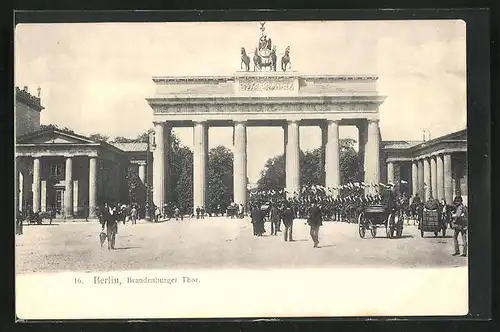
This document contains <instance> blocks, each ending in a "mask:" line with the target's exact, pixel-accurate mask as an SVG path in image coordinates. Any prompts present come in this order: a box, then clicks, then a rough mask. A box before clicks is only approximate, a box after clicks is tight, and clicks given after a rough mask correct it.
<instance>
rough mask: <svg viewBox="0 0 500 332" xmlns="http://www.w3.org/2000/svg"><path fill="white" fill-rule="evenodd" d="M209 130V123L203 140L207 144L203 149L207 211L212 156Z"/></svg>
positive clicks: (204, 130) (204, 131)
mask: <svg viewBox="0 0 500 332" xmlns="http://www.w3.org/2000/svg"><path fill="white" fill-rule="evenodd" d="M208 130H209V126H208V124H207V125H206V126H205V128H204V129H203V136H204V138H203V141H204V142H205V144H204V145H203V149H204V152H205V153H204V156H205V199H204V202H203V206H205V211H206V210H207V204H208V160H209V156H210V149H209V147H208Z"/></svg>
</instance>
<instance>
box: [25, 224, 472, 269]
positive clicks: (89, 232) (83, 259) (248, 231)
mask: <svg viewBox="0 0 500 332" xmlns="http://www.w3.org/2000/svg"><path fill="white" fill-rule="evenodd" d="M100 230H101V227H100V224H99V223H97V222H61V221H57V220H56V221H54V223H53V225H34V226H25V227H24V234H23V235H17V236H16V271H17V273H30V272H62V271H88V272H92V271H112V270H137V269H162V268H168V269H175V268H184V269H186V268H188V269H189V268H210V267H214V268H230V267H236V268H264V269H267V268H291V267H330V266H331V267H419V268H425V267H458V266H466V265H467V258H464V257H453V256H451V253H452V252H453V239H452V237H451V231H450V230H448V234H447V236H446V237H434V235H433V234H431V233H427V234H426V237H425V238H421V237H420V232H419V231H418V230H417V228H416V227H415V226H405V229H404V231H403V237H402V238H399V239H386V238H385V237H384V235H385V231H384V230H383V229H379V234H378V235H377V237H376V238H372V237H371V235H370V234H367V235H366V238H365V239H361V238H360V237H359V235H358V229H357V225H356V224H346V223H337V222H325V223H324V226H323V227H321V229H320V233H319V238H320V247H319V248H313V245H312V242H311V239H310V237H309V227H308V226H307V225H305V222H304V221H303V220H295V222H294V229H293V234H294V239H295V241H294V242H285V241H284V238H283V233H278V235H277V236H271V235H269V234H270V224H269V223H266V231H267V233H266V234H265V235H264V236H263V237H254V236H253V235H252V227H251V224H250V221H249V219H247V218H246V219H228V218H226V217H213V218H205V219H200V220H196V219H190V218H187V219H184V220H183V221H180V220H179V221H175V220H170V221H167V222H163V223H157V224H155V223H149V222H145V221H140V222H138V223H137V224H136V225H131V224H129V223H127V224H126V225H123V224H120V226H119V231H118V235H117V242H116V250H114V251H109V250H108V249H107V247H106V245H105V247H104V249H101V248H100V246H99V241H98V233H99V232H100Z"/></svg>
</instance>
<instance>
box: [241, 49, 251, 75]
mask: <svg viewBox="0 0 500 332" xmlns="http://www.w3.org/2000/svg"><path fill="white" fill-rule="evenodd" d="M243 64H245V71H249V70H250V57H249V56H248V55H247V52H246V51H245V48H244V47H242V48H241V65H240V69H243V68H242V67H243Z"/></svg>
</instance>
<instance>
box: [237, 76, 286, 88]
mask: <svg viewBox="0 0 500 332" xmlns="http://www.w3.org/2000/svg"><path fill="white" fill-rule="evenodd" d="M293 83H294V81H293V79H266V80H255V79H252V80H241V81H240V91H291V90H293V89H294V84H293Z"/></svg>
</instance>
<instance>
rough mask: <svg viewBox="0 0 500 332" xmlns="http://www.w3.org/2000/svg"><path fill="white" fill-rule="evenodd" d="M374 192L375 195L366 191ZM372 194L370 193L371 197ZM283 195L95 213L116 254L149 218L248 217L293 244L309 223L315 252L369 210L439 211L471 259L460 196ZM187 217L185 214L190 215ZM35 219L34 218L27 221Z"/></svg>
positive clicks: (258, 229) (357, 188) (351, 187)
mask: <svg viewBox="0 0 500 332" xmlns="http://www.w3.org/2000/svg"><path fill="white" fill-rule="evenodd" d="M367 187H372V188H371V189H372V190H368V191H367V190H365V189H366V188H367ZM367 192H369V193H367ZM287 194H288V193H287V192H286V191H285V190H283V189H282V190H278V191H276V190H267V191H257V192H252V193H250V200H249V206H248V210H246V209H245V207H244V206H243V205H242V204H236V203H230V204H218V205H216V206H215V207H214V208H212V209H210V210H209V211H207V210H206V209H205V208H204V207H203V206H199V207H196V208H191V209H189V211H186V210H184V209H182V208H181V207H179V206H177V205H176V204H173V203H169V204H166V205H165V206H164V207H163V209H160V207H158V206H155V205H153V206H151V207H149V206H148V205H145V206H140V205H138V204H120V203H116V204H108V203H106V204H104V206H102V207H101V208H98V209H97V215H98V217H99V221H100V223H101V225H102V231H103V232H104V230H105V229H106V235H107V238H108V247H109V249H114V243H115V237H116V234H117V233H118V224H119V223H120V222H122V223H123V224H125V223H126V222H127V221H130V223H131V224H136V223H137V220H138V219H143V218H145V217H146V216H147V215H148V214H149V215H150V217H151V219H152V221H153V222H159V221H161V220H162V219H166V220H169V219H170V218H175V219H176V220H179V219H180V220H183V219H184V216H185V215H190V216H191V218H195V217H196V219H204V218H205V216H206V215H208V216H219V215H221V216H223V215H224V214H226V216H227V217H228V218H229V217H231V218H234V217H238V218H243V217H244V216H245V215H246V214H248V215H249V216H250V220H251V223H252V226H253V227H252V228H253V235H254V236H262V235H263V234H264V233H265V232H266V230H265V222H266V221H269V222H270V224H271V235H277V233H278V232H282V229H281V228H282V225H283V226H284V230H283V233H284V238H285V241H293V221H294V219H306V220H307V223H308V224H309V226H310V235H311V239H312V241H313V245H314V247H318V244H319V228H320V226H322V223H323V221H338V222H347V223H352V222H357V218H358V216H359V215H360V213H361V212H362V211H363V209H364V208H365V207H366V206H368V205H379V204H382V205H385V206H386V207H387V208H388V209H389V210H391V211H396V210H397V211H399V212H400V213H402V216H404V217H405V219H406V220H407V223H409V222H410V220H413V223H414V224H415V223H418V222H420V221H421V220H422V216H423V211H424V210H425V209H427V210H438V211H440V216H443V218H444V217H446V218H448V219H447V220H448V222H449V224H450V227H451V228H452V229H454V235H453V242H454V248H455V251H454V255H458V254H460V252H459V245H458V237H459V236H461V237H462V242H463V246H464V251H463V254H462V256H465V255H466V254H467V219H468V217H467V208H466V207H465V206H464V205H463V202H462V198H461V197H460V196H457V197H456V198H455V199H454V201H453V202H452V203H451V204H447V203H446V201H445V200H441V201H438V200H437V199H434V198H432V197H431V198H428V199H427V200H426V201H425V202H423V201H422V200H421V199H420V197H419V196H418V194H415V195H414V196H413V197H408V196H407V195H406V193H398V192H397V191H396V190H395V186H394V185H393V184H382V183H380V184H377V185H367V184H364V183H348V184H345V185H342V186H340V187H338V188H325V187H323V186H318V185H313V186H305V187H303V188H302V189H301V191H300V192H295V193H294V195H287ZM186 212H187V213H186ZM32 214H33V213H31V214H30V213H29V211H28V213H27V214H26V213H22V212H21V211H19V212H18V214H17V215H16V234H22V233H23V228H22V224H23V220H25V219H27V218H28V219H29V218H31V219H33V218H34V217H33V216H32ZM30 215H31V217H29V216H30Z"/></svg>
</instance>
